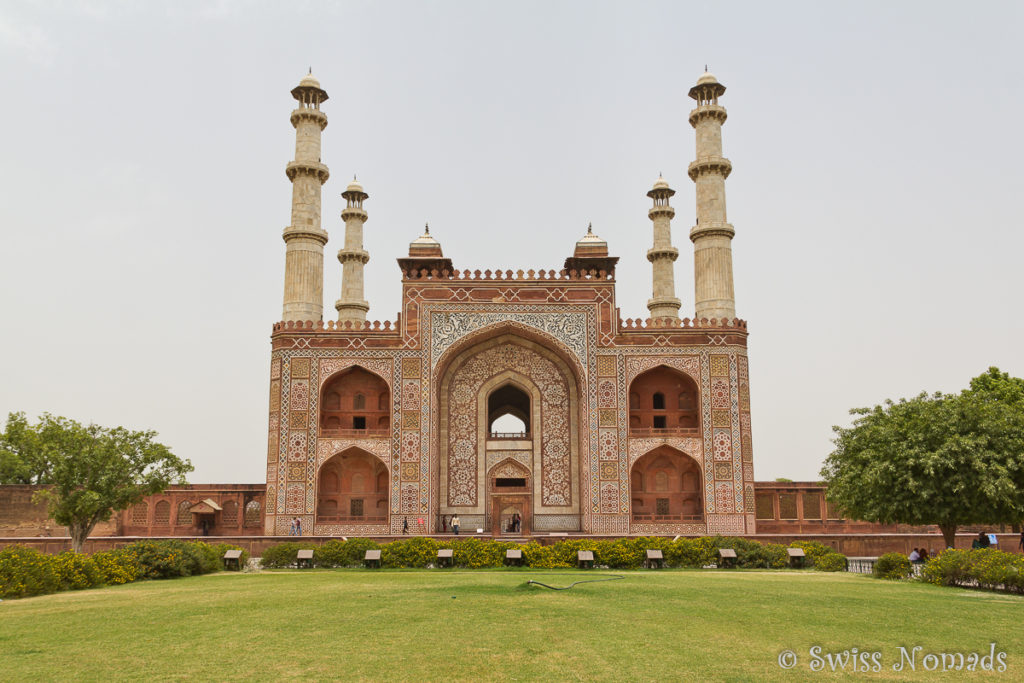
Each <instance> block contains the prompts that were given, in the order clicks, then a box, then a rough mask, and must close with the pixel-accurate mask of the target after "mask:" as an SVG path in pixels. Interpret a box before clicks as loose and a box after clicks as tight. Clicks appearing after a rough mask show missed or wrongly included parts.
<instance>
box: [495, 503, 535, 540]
mask: <svg viewBox="0 0 1024 683" xmlns="http://www.w3.org/2000/svg"><path fill="white" fill-rule="evenodd" d="M517 516H518V518H517ZM491 533H492V534H493V535H494V536H525V535H527V534H529V533H530V505H529V496H493V497H492V498H491Z"/></svg>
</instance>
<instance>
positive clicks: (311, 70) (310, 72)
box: [309, 66, 707, 76]
mask: <svg viewBox="0 0 1024 683" xmlns="http://www.w3.org/2000/svg"><path fill="white" fill-rule="evenodd" d="M704 70H705V71H707V68H706V67H705V69H704ZM309 75H310V76H312V75H313V67H312V66H311V67H309Z"/></svg>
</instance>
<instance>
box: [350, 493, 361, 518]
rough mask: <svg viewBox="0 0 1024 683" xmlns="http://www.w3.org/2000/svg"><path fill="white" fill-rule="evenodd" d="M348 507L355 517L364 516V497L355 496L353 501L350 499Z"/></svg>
mask: <svg viewBox="0 0 1024 683" xmlns="http://www.w3.org/2000/svg"><path fill="white" fill-rule="evenodd" d="M348 508H349V514H350V515H352V516H353V517H362V516H363V499H362V498H353V499H352V500H351V501H349V506H348Z"/></svg>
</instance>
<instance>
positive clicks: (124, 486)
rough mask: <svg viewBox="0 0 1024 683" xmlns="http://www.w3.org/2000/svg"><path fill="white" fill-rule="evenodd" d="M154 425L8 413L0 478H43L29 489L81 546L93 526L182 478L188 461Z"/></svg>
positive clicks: (1, 442)
mask: <svg viewBox="0 0 1024 683" xmlns="http://www.w3.org/2000/svg"><path fill="white" fill-rule="evenodd" d="M155 437H156V432H153V431H144V432H132V431H129V430H127V429H125V428H124V427H114V428H108V427H101V426H99V425H95V424H90V425H88V426H83V425H81V424H79V423H78V422H75V421H74V420H70V419H68V418H66V417H57V416H54V415H50V414H49V413H44V414H43V416H42V417H41V418H40V420H39V423H38V424H36V425H31V424H29V423H28V421H27V420H26V419H25V414H24V413H11V414H10V415H8V418H7V427H6V428H5V430H4V432H3V434H0V483H26V484H45V485H48V486H47V488H45V489H42V490H40V491H39V492H37V493H36V498H37V499H38V500H43V501H46V503H47V507H48V511H49V514H50V516H51V517H52V518H53V519H54V521H56V522H57V523H58V524H62V525H65V526H67V527H68V529H69V531H70V533H71V543H72V547H73V548H74V550H75V551H76V552H81V550H82V545H83V544H84V543H85V539H86V538H88V536H89V533H90V532H91V531H92V529H93V527H95V526H96V524H97V523H99V522H105V521H107V520H109V519H110V517H111V515H112V514H113V513H114V512H115V511H117V510H124V509H125V508H127V507H128V506H130V505H133V504H135V503H137V502H138V501H140V500H141V499H142V498H144V497H145V496H148V495H150V494H153V493H157V492H158V491H162V490H163V489H165V488H167V486H169V485H170V484H173V483H184V482H185V475H186V474H187V473H189V472H191V471H192V464H191V463H190V462H189V461H188V460H182V459H180V458H178V457H177V456H176V455H174V454H173V453H171V451H170V450H169V449H168V448H167V447H166V446H164V445H163V444H160V443H157V442H155V441H154V440H153V439H154V438H155Z"/></svg>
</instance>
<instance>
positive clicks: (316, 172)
mask: <svg viewBox="0 0 1024 683" xmlns="http://www.w3.org/2000/svg"><path fill="white" fill-rule="evenodd" d="M284 172H285V175H287V176H288V180H291V181H292V182H295V178H296V176H300V175H311V176H314V177H316V178H319V180H320V184H321V185H323V184H324V183H326V182H327V179H328V178H330V177H331V173H330V171H328V170H327V166H325V165H324V164H321V163H319V162H317V161H290V162H288V165H287V166H286V167H285V169H284Z"/></svg>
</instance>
